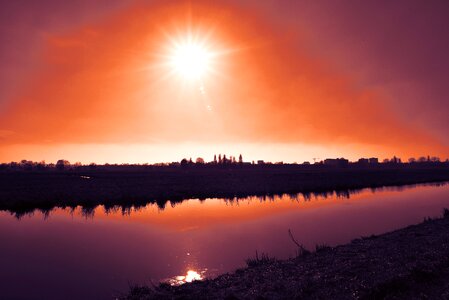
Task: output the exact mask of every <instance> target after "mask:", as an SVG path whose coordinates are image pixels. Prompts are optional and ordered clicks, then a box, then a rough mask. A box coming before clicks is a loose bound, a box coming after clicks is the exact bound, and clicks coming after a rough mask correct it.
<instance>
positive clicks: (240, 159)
mask: <svg viewBox="0 0 449 300" xmlns="http://www.w3.org/2000/svg"><path fill="white" fill-rule="evenodd" d="M242 163H243V157H242V155H241V154H240V155H239V164H242Z"/></svg>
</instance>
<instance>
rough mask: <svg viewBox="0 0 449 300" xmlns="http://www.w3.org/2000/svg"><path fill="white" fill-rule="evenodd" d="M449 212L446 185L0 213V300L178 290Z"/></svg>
mask: <svg viewBox="0 0 449 300" xmlns="http://www.w3.org/2000/svg"><path fill="white" fill-rule="evenodd" d="M443 207H449V185H448V184H438V185H416V186H406V187H389V188H381V189H375V190H373V189H363V190H357V191H352V192H350V193H349V192H347V193H339V194H336V193H328V194H310V195H302V194H299V195H294V196H292V195H282V196H274V197H248V198H243V199H233V200H226V199H206V200H203V201H200V200H195V199H190V200H186V201H183V202H181V203H177V204H175V205H171V204H170V202H168V203H167V205H166V206H165V207H164V208H160V207H158V206H157V205H152V204H150V205H147V206H145V207H141V208H136V209H135V208H131V209H122V208H119V207H117V208H115V209H112V210H105V208H104V207H102V206H99V207H96V208H95V209H93V210H83V209H82V208H80V207H78V208H76V209H68V208H66V209H62V208H56V209H53V210H52V211H50V212H40V211H35V212H34V213H32V214H27V215H23V216H18V215H15V214H14V213H13V212H5V211H2V212H0V266H1V267H0V293H1V295H0V298H2V299H3V298H5V299H113V298H114V297H116V296H119V295H120V294H121V293H126V292H127V291H128V288H129V285H130V284H150V282H153V283H157V282H159V281H161V280H167V281H169V282H170V283H172V284H181V283H183V282H185V281H190V280H192V279H195V278H196V279H200V278H205V277H214V276H217V275H219V274H222V273H225V272H230V271H233V270H235V269H237V268H239V267H244V266H245V260H246V259H247V258H254V257H255V255H256V251H257V252H258V254H259V255H261V254H262V253H264V254H267V255H269V256H274V257H276V258H288V257H292V256H294V255H295V251H296V245H295V244H294V243H293V242H292V240H291V239H290V237H289V234H288V230H289V229H290V230H291V232H292V233H293V235H294V237H295V239H296V240H297V241H299V242H300V243H302V244H303V245H304V246H305V247H306V248H307V249H314V248H315V246H316V245H317V244H319V245H322V244H327V245H330V246H334V245H338V244H343V243H347V242H350V241H351V240H352V239H354V238H359V237H361V236H369V235H372V234H381V233H384V232H387V231H391V230H394V229H398V228H401V227H404V226H407V225H410V224H415V223H418V222H421V221H422V220H423V219H424V218H425V217H435V216H439V215H441V210H442V208H443Z"/></svg>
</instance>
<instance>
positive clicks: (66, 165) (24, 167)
mask: <svg viewBox="0 0 449 300" xmlns="http://www.w3.org/2000/svg"><path fill="white" fill-rule="evenodd" d="M214 165H215V166H220V165H221V166H226V165H228V166H232V165H236V166H237V165H246V166H251V165H259V166H260V165H287V166H288V165H302V166H304V167H313V166H318V167H319V166H328V167H349V166H354V167H374V166H380V167H382V166H399V165H401V166H438V165H441V166H449V159H446V160H444V161H442V160H441V159H440V158H439V157H437V156H430V155H428V156H421V157H419V158H413V157H412V158H409V159H408V160H407V162H404V161H403V160H402V159H401V158H399V157H396V156H393V157H392V158H390V159H388V158H387V159H384V160H383V161H382V162H379V160H378V159H377V158H375V157H371V158H360V159H359V160H357V161H355V162H350V161H349V160H347V159H345V158H336V159H325V160H321V161H315V162H314V163H313V164H311V163H309V162H307V161H306V162H304V163H302V164H298V163H291V164H284V163H283V162H275V163H272V162H265V161H263V160H258V161H257V163H255V162H254V161H252V162H244V161H243V157H242V155H241V154H240V155H239V156H238V157H236V156H232V155H231V156H226V154H218V155H217V154H215V155H214V159H213V160H212V161H210V162H206V161H205V160H204V158H202V157H198V158H196V159H195V161H193V159H192V158H189V159H187V158H184V159H182V160H181V161H180V162H171V163H155V164H148V163H143V164H127V163H125V164H104V165H97V164H95V163H90V164H82V163H80V162H75V163H73V164H72V163H70V162H69V161H68V160H65V159H60V160H58V161H57V162H56V163H46V162H45V161H40V162H34V161H31V160H26V159H23V160H21V161H20V162H10V163H2V164H0V170H11V171H45V170H55V171H64V170H96V169H103V170H107V169H135V168H143V169H145V168H154V167H178V166H183V167H186V166H214Z"/></svg>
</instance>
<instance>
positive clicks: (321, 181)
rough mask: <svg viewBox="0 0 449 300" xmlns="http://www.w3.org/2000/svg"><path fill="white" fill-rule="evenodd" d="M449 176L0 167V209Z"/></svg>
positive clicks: (339, 187) (376, 170)
mask: <svg viewBox="0 0 449 300" xmlns="http://www.w3.org/2000/svg"><path fill="white" fill-rule="evenodd" d="M443 181H449V167H446V166H445V165H441V166H439V165H438V166H437V167H419V166H418V167H413V166H410V165H405V164H402V165H398V166H393V167H390V166H386V167H385V166H377V167H372V168H358V167H347V168H332V167H326V166H300V165H279V166H278V165H267V166H249V167H244V166H229V167H228V166H226V167H209V166H200V167H185V168H183V167H148V169H141V168H140V169H137V168H136V169H130V170H122V169H101V168H99V169H95V170H75V169H74V170H67V171H42V172H39V171H30V172H27V171H18V172H0V210H8V211H11V212H15V213H25V212H31V211H33V210H34V209H41V210H51V209H52V208H54V207H76V206H83V207H85V208H93V207H95V206H98V205H104V206H105V207H114V206H125V207H126V206H128V207H130V206H143V205H146V204H148V203H157V204H158V205H159V206H160V207H162V208H163V207H164V206H165V205H166V203H167V201H170V202H171V203H176V202H179V201H183V200H185V199H206V198H228V199H229V198H231V199H232V198H236V197H237V198H240V197H247V196H266V195H276V194H297V193H312V192H329V191H343V192H345V191H348V190H355V189H361V188H376V187H383V186H401V185H409V184H419V183H431V182H443Z"/></svg>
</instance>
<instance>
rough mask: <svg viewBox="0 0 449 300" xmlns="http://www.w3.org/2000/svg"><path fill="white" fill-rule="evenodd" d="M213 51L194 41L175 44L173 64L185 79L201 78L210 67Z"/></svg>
mask: <svg viewBox="0 0 449 300" xmlns="http://www.w3.org/2000/svg"><path fill="white" fill-rule="evenodd" d="M210 60H211V53H209V52H208V50H207V49H206V48H205V47H204V46H202V45H200V44H196V43H194V42H186V43H183V44H178V45H175V49H174V51H173V54H172V57H171V64H172V66H173V68H174V70H175V71H176V73H178V74H179V75H181V76H182V77H184V78H185V79H201V78H202V77H203V76H204V75H205V74H206V73H207V71H208V69H209V68H210Z"/></svg>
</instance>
